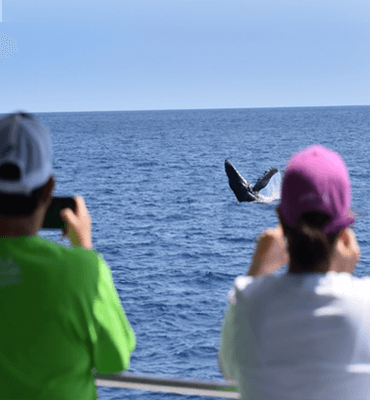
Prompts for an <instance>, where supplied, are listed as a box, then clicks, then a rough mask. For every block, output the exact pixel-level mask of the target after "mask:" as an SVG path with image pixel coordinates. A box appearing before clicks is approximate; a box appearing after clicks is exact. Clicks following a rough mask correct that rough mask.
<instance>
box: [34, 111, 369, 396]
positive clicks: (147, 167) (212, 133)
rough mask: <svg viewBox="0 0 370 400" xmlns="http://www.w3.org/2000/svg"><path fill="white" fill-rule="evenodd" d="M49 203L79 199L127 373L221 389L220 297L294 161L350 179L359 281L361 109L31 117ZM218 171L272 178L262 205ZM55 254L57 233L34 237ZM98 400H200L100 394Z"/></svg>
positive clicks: (362, 269) (270, 219)
mask: <svg viewBox="0 0 370 400" xmlns="http://www.w3.org/2000/svg"><path fill="white" fill-rule="evenodd" d="M36 116H37V117H38V118H39V119H40V120H41V121H42V122H43V123H44V124H45V125H46V126H47V127H48V128H49V130H50V132H51V136H52V142H53V152H54V167H55V176H56V180H57V188H56V193H57V194H59V195H75V194H79V195H82V196H83V197H84V198H85V201H86V203H87V206H88V208H89V210H90V214H91V218H92V222H93V242H94V247H95V248H96V249H97V250H98V251H99V252H101V253H102V254H103V256H104V258H105V259H106V261H107V263H108V264H109V265H110V267H111V269H112V275H113V279H114V282H115V285H116V287H117V290H118V293H119V296H120V299H121V301H122V304H123V307H124V309H125V311H126V313H127V316H128V318H129V320H130V322H131V324H132V326H133V328H134V330H135V333H136V337H137V348H136V350H135V352H134V353H133V355H132V358H131V365H130V369H129V371H130V372H132V373H140V374H150V375H162V376H171V377H181V378H191V379H200V380H217V381H218V380H221V379H223V378H222V375H221V373H220V370H219V367H218V363H217V349H218V341H219V334H220V327H221V321H222V318H223V314H224V311H225V308H226V305H227V293H228V291H229V290H230V289H231V287H232V284H233V281H234V279H235V277H236V276H238V275H240V274H245V272H246V271H247V269H248V265H249V262H250V259H251V255H252V252H253V248H254V243H255V239H256V237H257V236H258V235H259V233H260V232H261V231H262V230H264V229H266V228H268V227H272V226H275V224H276V223H277V217H276V212H275V207H276V205H277V204H278V198H279V195H280V188H279V187H280V186H279V185H280V179H281V177H282V176H283V173H284V167H285V164H286V162H287V161H288V159H289V157H290V156H291V154H292V153H294V152H296V151H297V150H300V149H302V148H304V147H306V146H308V145H311V144H316V143H320V144H322V145H324V146H327V147H330V148H332V149H334V150H336V151H338V152H339V153H340V154H341V155H342V156H343V158H344V160H345V162H346V163H347V166H348V169H349V172H350V175H351V179H352V195H353V201H352V207H353V210H354V212H355V215H356V223H355V225H354V230H355V232H356V235H357V239H358V242H359V244H360V247H361V252H362V257H361V260H360V262H359V263H358V267H357V270H356V275H358V276H362V275H370V241H369V226H370V220H369V208H370V197H368V193H369V183H370V180H369V157H370V156H369V155H370V107H368V106H362V107H357V106H353V107H309V108H270V109H269V108H264V109H212V110H176V111H112V112H79V113H40V114H36ZM225 159H229V160H230V161H231V162H232V163H233V165H234V166H235V167H236V168H237V169H238V171H239V172H240V173H241V174H242V175H243V176H244V178H245V179H247V180H248V181H250V182H251V183H252V184H254V182H255V181H256V180H257V178H258V177H260V176H261V175H262V174H263V172H264V171H265V170H267V169H268V168H270V167H272V166H275V167H277V168H278V169H279V171H280V173H279V174H277V175H275V176H274V177H273V179H272V181H271V182H270V184H269V186H268V187H267V188H266V189H264V194H265V196H267V198H268V199H269V200H270V201H267V202H266V203H265V204H255V203H238V202H237V200H236V197H235V196H234V193H233V192H232V191H231V189H230V188H229V185H228V180H227V176H226V174H225V170H224V162H225ZM43 234H45V235H49V236H50V237H53V238H54V239H57V240H60V235H59V232H50V231H48V232H45V231H44V232H43ZM98 391H99V398H100V399H101V400H118V399H140V400H142V399H145V400H146V399H148V400H154V399H165V400H175V399H186V398H188V399H190V398H191V399H205V398H204V397H197V396H181V395H173V394H163V393H151V392H144V391H133V390H122V389H113V388H106V387H100V388H99V390H98Z"/></svg>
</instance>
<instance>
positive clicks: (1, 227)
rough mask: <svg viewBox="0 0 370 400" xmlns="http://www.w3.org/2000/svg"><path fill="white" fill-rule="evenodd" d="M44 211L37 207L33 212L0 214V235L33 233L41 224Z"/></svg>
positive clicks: (18, 235)
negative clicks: (11, 214)
mask: <svg viewBox="0 0 370 400" xmlns="http://www.w3.org/2000/svg"><path fill="white" fill-rule="evenodd" d="M44 216H45V213H44V212H43V210H42V209H40V208H38V209H37V210H36V211H35V212H34V213H33V214H31V215H27V216H19V217H9V216H6V215H0V237H22V236H32V235H35V234H36V233H37V232H38V231H39V229H40V228H41V226H42V223H43V221H44Z"/></svg>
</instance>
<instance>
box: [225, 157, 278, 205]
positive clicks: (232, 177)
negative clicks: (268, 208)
mask: <svg viewBox="0 0 370 400" xmlns="http://www.w3.org/2000/svg"><path fill="white" fill-rule="evenodd" d="M225 171H226V175H227V177H228V178H229V186H230V188H231V190H232V191H233V192H234V194H235V196H236V198H237V199H238V201H239V202H242V201H248V202H251V201H256V200H258V199H259V197H260V196H259V191H260V190H261V189H263V188H264V187H266V186H267V185H268V183H269V182H270V179H271V178H272V177H273V176H274V175H275V174H276V173H277V172H279V170H278V169H277V168H275V167H271V168H270V169H268V170H267V171H265V173H264V174H263V175H262V176H261V177H260V178H259V179H258V180H257V182H256V184H255V185H254V186H252V185H251V184H250V183H249V182H248V181H246V180H245V179H244V178H243V177H242V176H241V175H240V173H239V172H238V171H237V170H236V168H235V167H234V166H233V165H232V164H231V162H230V161H229V160H225Z"/></svg>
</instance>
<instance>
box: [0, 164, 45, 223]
mask: <svg viewBox="0 0 370 400" xmlns="http://www.w3.org/2000/svg"><path fill="white" fill-rule="evenodd" d="M0 179H3V180H8V181H17V180H19V179H20V171H19V168H18V167H17V166H16V165H14V164H11V163H5V164H3V165H2V166H1V167H0ZM45 186H46V184H45V185H43V186H41V187H39V188H37V189H35V190H34V191H33V192H31V194H30V195H29V196H25V195H19V194H8V193H0V214H1V215H6V216H8V217H20V216H27V215H31V214H32V213H33V212H34V211H35V210H36V208H37V206H38V204H39V201H40V198H41V196H42V194H43V192H44V189H45Z"/></svg>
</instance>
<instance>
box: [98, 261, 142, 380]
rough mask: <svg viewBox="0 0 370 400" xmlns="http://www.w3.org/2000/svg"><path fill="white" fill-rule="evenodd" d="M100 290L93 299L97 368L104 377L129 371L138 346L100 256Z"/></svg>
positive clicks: (106, 266) (107, 268)
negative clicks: (132, 355) (132, 353)
mask: <svg viewBox="0 0 370 400" xmlns="http://www.w3.org/2000/svg"><path fill="white" fill-rule="evenodd" d="M98 270H99V276H98V287H97V295H96V296H95V299H94V304H93V314H94V322H95V323H94V325H95V326H94V327H91V328H92V329H90V336H91V337H92V338H93V339H95V340H93V357H94V367H95V368H96V370H97V372H99V373H101V374H111V373H115V372H119V371H123V370H125V369H127V368H128V367H129V363H130V355H131V352H132V351H133V350H134V348H135V346H136V339H135V334H134V331H133V329H132V328H131V325H130V323H129V321H128V319H127V317H126V314H125V311H124V310H123V308H122V305H121V301H120V299H119V297H118V293H117V291H116V288H115V286H114V283H113V279H112V275H111V272H110V269H109V267H108V265H107V264H106V263H105V261H104V260H103V258H102V257H100V256H98Z"/></svg>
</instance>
